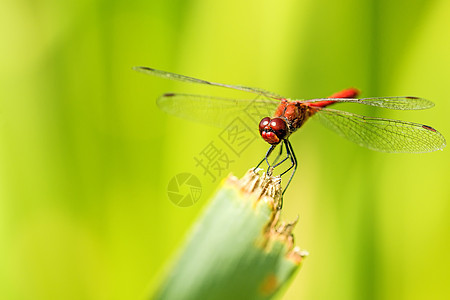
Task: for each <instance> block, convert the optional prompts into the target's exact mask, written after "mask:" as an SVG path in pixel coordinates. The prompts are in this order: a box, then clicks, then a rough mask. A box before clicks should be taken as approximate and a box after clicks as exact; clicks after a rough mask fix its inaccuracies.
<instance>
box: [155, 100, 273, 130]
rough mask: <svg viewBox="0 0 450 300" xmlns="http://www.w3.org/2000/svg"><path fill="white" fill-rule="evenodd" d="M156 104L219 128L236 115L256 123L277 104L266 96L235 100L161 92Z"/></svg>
mask: <svg viewBox="0 0 450 300" xmlns="http://www.w3.org/2000/svg"><path fill="white" fill-rule="evenodd" d="M156 103H157V104H158V106H159V108H160V109H161V110H163V111H165V112H167V113H169V114H172V115H175V116H177V117H180V118H184V119H187V120H190V121H195V122H200V123H205V124H207V125H211V126H216V127H220V128H224V127H226V126H228V125H229V124H230V123H231V122H232V121H233V120H234V119H236V118H237V117H240V118H242V119H243V120H244V121H247V122H249V125H250V126H252V125H255V126H256V125H257V124H258V123H259V122H260V121H261V119H262V118H264V117H267V116H271V115H273V113H274V111H275V109H276V108H277V106H278V104H279V102H278V101H273V100H268V99H255V100H243V99H239V100H237V99H227V98H219V97H210V96H202V95H190V94H174V93H169V94H164V95H162V96H161V97H159V98H158V100H157V101H156ZM255 128H256V127H255Z"/></svg>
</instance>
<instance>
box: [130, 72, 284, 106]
mask: <svg viewBox="0 0 450 300" xmlns="http://www.w3.org/2000/svg"><path fill="white" fill-rule="evenodd" d="M133 69H134V70H136V71H138V72H142V73H145V74H149V75H153V76H158V77H162V78H166V79H172V80H178V81H184V82H190V83H200V84H207V85H213V86H220V87H226V88H230V89H234V90H239V91H244V92H249V93H254V94H258V95H264V96H266V97H269V98H274V99H283V97H282V96H280V95H278V94H276V93H273V92H270V91H266V90H263V89H259V88H253V87H246V86H242V85H231V84H223V83H217V82H211V81H206V80H203V79H197V78H193V77H189V76H184V75H180V74H175V73H170V72H166V71H160V70H156V69H152V68H149V67H133Z"/></svg>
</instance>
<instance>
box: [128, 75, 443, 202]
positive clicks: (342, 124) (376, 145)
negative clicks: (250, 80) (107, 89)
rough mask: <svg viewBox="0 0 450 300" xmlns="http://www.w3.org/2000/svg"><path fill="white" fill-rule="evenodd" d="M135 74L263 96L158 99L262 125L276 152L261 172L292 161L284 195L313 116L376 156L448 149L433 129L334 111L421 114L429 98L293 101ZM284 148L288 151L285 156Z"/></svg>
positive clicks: (216, 120)
mask: <svg viewBox="0 0 450 300" xmlns="http://www.w3.org/2000/svg"><path fill="white" fill-rule="evenodd" d="M133 69H134V70H136V71H139V72H142V73H145V74H148V75H153V76H157V77H162V78H166V79H171V80H177V81H183V82H189V83H198V84H203V85H210V86H217V87H224V88H229V89H234V90H238V91H243V92H248V93H253V94H256V95H258V97H256V99H230V98H221V97H213V96H204V95H193V94H182V93H180V94H179V93H166V94H163V95H162V96H160V97H159V98H158V99H157V105H158V106H159V108H160V109H162V110H163V111H165V112H167V113H169V114H172V115H175V116H178V117H181V118H184V119H188V120H192V121H199V122H202V123H206V124H209V125H213V126H218V127H226V126H227V125H229V124H230V122H231V121H232V120H233V118H236V117H237V116H241V117H244V118H246V119H250V120H251V121H253V122H254V123H257V122H258V121H259V125H258V129H259V134H260V135H261V137H262V138H263V140H264V141H265V142H267V143H268V144H269V145H270V148H269V150H268V151H267V152H266V155H265V156H264V158H263V159H262V160H261V161H260V162H259V164H258V165H257V166H256V167H255V170H257V169H258V168H259V166H260V165H261V164H262V163H263V162H264V161H266V163H267V165H268V169H267V173H269V174H272V172H273V170H274V168H275V167H277V166H279V165H281V164H282V163H283V162H285V161H287V160H290V166H289V167H288V168H287V169H286V170H284V171H283V172H282V173H281V174H280V176H282V175H284V174H286V173H287V172H289V171H290V170H291V169H292V172H291V176H290V177H289V180H288V182H287V184H286V186H285V188H284V190H283V193H282V194H284V193H285V191H286V189H287V187H288V186H289V184H290V182H291V181H292V178H293V176H294V174H295V171H296V170H297V166H298V163H297V158H296V156H295V153H294V150H293V148H292V145H291V143H290V141H289V137H290V136H291V135H292V134H293V133H294V132H295V131H297V129H299V128H300V127H301V126H302V125H303V124H304V123H305V122H306V121H307V120H308V119H309V118H311V117H313V116H314V118H318V119H319V120H320V121H322V123H323V124H324V125H325V126H326V127H328V128H330V129H331V130H333V131H335V132H336V133H338V134H339V135H341V136H343V137H344V138H347V139H348V140H350V141H352V142H354V143H356V144H358V145H360V146H363V147H366V148H369V149H371V150H375V151H380V152H397V153H425V152H432V151H437V150H442V149H443V148H444V147H445V146H446V141H445V138H444V137H443V136H442V134H441V133H439V132H438V131H437V130H436V129H434V128H433V127H431V126H428V125H423V124H418V123H412V122H406V121H400V120H392V119H385V118H376V117H368V116H362V115H358V114H354V113H350V112H346V111H341V110H336V109H331V108H328V106H330V105H332V104H336V103H357V104H364V105H369V106H376V107H382V108H388V109H395V110H418V109H427V108H431V107H433V106H434V103H433V102H431V101H429V100H426V99H424V98H419V97H411V96H407V97H374V98H356V97H357V96H358V94H359V91H358V90H357V89H355V88H348V89H345V90H342V91H340V92H338V93H335V94H333V95H331V96H330V97H328V98H317V99H309V100H292V99H289V98H286V97H283V96H280V95H278V94H276V93H273V92H270V91H267V90H264V89H260V88H254V87H247V86H242V85H231V84H223V83H216V82H212V81H207V80H202V79H197V78H193V77H189V76H185V75H180V74H175V73H171V72H166V71H161V70H156V69H153V68H149V67H134V68H133ZM269 115H271V116H269ZM255 129H256V128H255ZM278 145H280V151H279V154H278V155H277V157H276V158H275V160H273V162H272V163H270V162H269V156H270V155H271V154H272V152H273V151H274V149H275V148H276V147H277V146H278ZM283 145H284V148H285V149H286V154H285V155H284V154H283Z"/></svg>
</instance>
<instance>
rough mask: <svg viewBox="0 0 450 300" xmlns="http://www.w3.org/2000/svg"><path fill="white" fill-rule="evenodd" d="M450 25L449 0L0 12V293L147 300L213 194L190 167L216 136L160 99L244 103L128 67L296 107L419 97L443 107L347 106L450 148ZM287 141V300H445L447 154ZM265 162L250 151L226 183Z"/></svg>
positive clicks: (72, 5) (448, 286)
mask: <svg viewBox="0 0 450 300" xmlns="http://www.w3.org/2000/svg"><path fill="white" fill-rule="evenodd" d="M449 29H450V2H449V1H445V0H441V1H430V0H412V1H392V0H372V1H359V0H343V1H322V0H314V1H312V0H304V1H294V0H284V1H261V0H258V1H256V0H250V1H234V0H230V1H209V0H192V1H182V0H178V1H177V0H170V1H106V0H105V1H100V0H99V1H92V0H80V1H56V0H40V1H25V0H3V1H1V2H0V39H1V46H0V70H1V71H0V266H1V267H0V298H2V299H140V298H145V297H146V296H147V295H148V293H149V291H150V290H151V289H152V288H154V286H155V283H156V282H157V281H158V279H159V278H160V276H161V274H162V273H163V272H164V269H165V266H166V265H167V263H168V261H170V258H171V257H172V256H173V254H174V253H175V251H176V249H177V248H178V247H179V246H180V245H181V244H182V242H183V238H184V236H185V234H186V232H187V231H188V230H189V228H190V226H191V225H192V223H193V222H194V220H195V218H196V217H197V216H198V215H199V214H200V213H201V210H202V208H203V207H204V206H205V205H206V204H207V200H208V198H209V197H210V195H211V194H212V193H213V192H214V190H215V189H216V188H217V186H218V185H219V182H220V178H219V179H217V180H216V181H214V182H213V180H211V178H210V177H208V176H207V175H205V174H204V173H203V171H202V169H200V168H199V167H196V165H195V161H194V157H196V156H198V155H199V153H200V152H202V150H204V149H205V147H206V146H207V145H209V143H210V142H214V143H215V144H216V145H217V146H221V147H222V149H225V148H224V147H225V146H224V145H223V144H220V139H219V134H220V132H221V130H218V129H215V128H209V127H207V126H204V125H201V124H196V123H191V122H188V121H185V120H181V119H177V118H175V117H172V116H168V115H166V114H164V113H163V112H162V111H160V110H159V109H158V108H157V106H156V104H155V99H156V98H157V96H158V95H160V94H161V93H163V92H168V91H177V92H189V93H200V94H212V95H226V96H230V95H233V96H235V97H240V98H246V97H247V98H248V97H249V96H248V95H247V94H244V93H238V92H235V93H233V92H232V91H226V90H224V89H220V88H210V87H203V86H199V85H189V84H183V83H178V82H171V81H168V80H163V79H160V78H155V77H150V76H145V75H143V74H140V73H137V72H135V71H133V70H132V69H131V68H132V67H133V66H135V65H146V66H151V67H154V68H159V69H163V70H168V71H172V72H176V73H181V74H186V75H190V76H195V77H199V78H203V79H208V80H212V81H218V82H223V83H231V84H243V85H248V86H256V87H261V88H265V89H268V90H273V91H275V92H278V93H280V94H283V95H286V96H288V97H291V98H314V97H325V96H328V95H330V94H332V93H334V92H337V91H339V90H341V89H343V88H347V87H350V86H354V87H358V88H359V89H361V90H362V91H363V96H393V95H415V96H421V97H425V98H428V99H430V100H432V101H434V102H435V103H436V107H435V108H434V109H431V110H427V111H412V112H407V111H403V112H396V111H387V110H376V109H373V108H367V107H363V108H361V107H355V106H344V108H345V109H347V108H348V109H349V110H351V111H354V112H360V113H365V114H369V115H381V116H384V117H388V118H398V119H404V120H409V121H413V122H419V123H424V124H427V125H431V126H433V127H435V128H437V129H438V130H439V131H441V132H442V133H443V134H444V135H445V136H447V138H450V122H449V121H448V118H449V117H448V116H449V114H450V101H449V82H450V81H449V80H450V34H449ZM341 108H342V107H341ZM252 126H255V125H254V124H252ZM255 130H256V127H255ZM291 142H292V144H293V147H294V149H295V150H296V154H297V157H298V159H299V163H300V168H299V170H298V173H297V174H296V177H295V178H294V181H293V183H292V185H291V187H290V189H289V191H288V192H287V194H286V197H285V206H284V209H283V218H285V219H287V220H291V219H293V218H295V216H296V215H297V214H298V215H300V222H299V225H298V226H297V228H296V230H295V235H296V241H297V244H298V245H299V246H301V247H302V248H305V249H307V250H308V251H309V252H310V253H311V254H310V256H309V257H308V259H307V260H306V261H305V263H304V266H303V268H302V269H301V271H300V272H299V273H298V274H296V276H295V278H294V279H293V281H292V283H291V285H290V287H289V288H288V289H287V290H286V292H285V293H284V295H283V297H282V298H283V299H448V295H449V294H450V277H449V273H448V270H449V267H450V255H448V253H450V230H449V229H450V218H449V214H450V201H449V200H450V168H449V166H450V152H449V149H445V150H444V151H438V152H434V153H428V154H384V153H375V152H372V151H370V150H366V149H363V148H360V147H359V146H356V145H354V144H351V143H350V142H347V141H345V140H344V139H342V138H341V137H339V136H337V135H335V134H334V133H332V132H330V131H328V130H327V129H325V128H323V127H321V125H320V124H319V123H318V122H314V121H311V122H308V123H307V124H306V125H305V126H304V127H303V128H302V130H301V131H300V132H298V133H296V134H295V135H294V136H293V137H292V139H291ZM266 150H267V145H266V144H265V143H264V142H263V141H262V140H261V139H257V140H256V141H255V142H254V143H252V145H251V146H250V147H248V148H247V149H246V150H245V151H244V152H243V154H242V155H241V156H239V157H238V156H234V157H232V159H233V160H234V161H233V162H232V163H230V165H229V167H228V168H227V170H226V172H223V173H222V174H221V178H223V177H224V176H225V175H226V174H228V173H229V172H232V173H233V174H236V175H238V176H242V175H243V174H244V172H245V171H246V170H247V169H249V168H250V167H252V166H254V165H255V163H256V162H257V161H258V160H259V159H260V158H261V157H262V155H264V153H265V151H266ZM223 151H225V150H223ZM182 172H189V173H192V174H194V175H196V176H197V177H198V178H199V180H200V181H201V183H202V188H203V190H202V197H201V199H200V200H199V201H198V202H197V203H196V204H195V205H193V206H190V207H187V208H181V207H178V206H176V205H174V204H173V203H172V202H170V201H169V199H168V197H167V193H166V189H167V184H168V182H169V181H170V179H171V178H172V177H173V176H174V175H176V174H178V173H182Z"/></svg>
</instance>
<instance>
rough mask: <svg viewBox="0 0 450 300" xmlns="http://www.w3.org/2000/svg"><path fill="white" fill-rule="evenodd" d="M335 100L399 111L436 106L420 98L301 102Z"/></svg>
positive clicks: (324, 99)
mask: <svg viewBox="0 0 450 300" xmlns="http://www.w3.org/2000/svg"><path fill="white" fill-rule="evenodd" d="M329 100H333V101H335V102H336V103H339V102H346V103H360V104H365V105H371V106H377V107H383V108H389V109H397V110H415V109H427V108H431V107H433V106H434V103H433V102H431V101H430V100H427V99H424V98H419V97H377V98H360V99H353V98H323V99H311V100H304V101H300V102H302V103H314V102H321V101H329Z"/></svg>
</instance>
